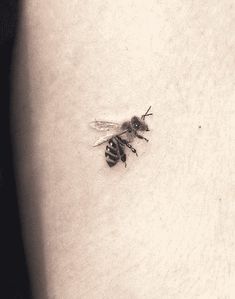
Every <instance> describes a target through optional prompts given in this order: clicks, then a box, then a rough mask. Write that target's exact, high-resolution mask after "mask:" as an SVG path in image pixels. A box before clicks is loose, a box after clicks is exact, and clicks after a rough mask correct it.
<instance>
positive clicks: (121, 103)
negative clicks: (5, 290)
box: [12, 0, 235, 299]
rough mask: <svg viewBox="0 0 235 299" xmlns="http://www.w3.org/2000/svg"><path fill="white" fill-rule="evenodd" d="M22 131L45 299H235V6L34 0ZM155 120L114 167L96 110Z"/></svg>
mask: <svg viewBox="0 0 235 299" xmlns="http://www.w3.org/2000/svg"><path fill="white" fill-rule="evenodd" d="M22 2H23V3H22V7H21V9H22V13H21V20H20V30H19V34H18V43H17V51H16V59H15V65H14V69H15V84H14V88H15V92H14V100H13V101H12V115H13V118H12V125H13V126H12V128H13V133H14V144H15V148H16V151H15V157H16V159H15V161H16V171H17V184H18V190H19V196H20V208H21V219H22V226H23V228H24V240H25V246H26V252H27V257H28V262H29V267H30V274H31V279H32V284H33V289H34V295H35V298H37V299H47V298H49V299H93V298H94V299H103V298H107V299H110V298H112V299H146V298H147V299H198V298H199V299H233V298H235V243H234V238H235V222H234V219H235V185H234V182H235V171H234V165H235V146H234V125H235V122H234V119H235V117H234V116H235V115H234V111H235V101H234V98H235V87H234V82H235V72H234V69H235V54H234V53H235V35H234V30H235V18H234V15H235V6H234V1H232V0H223V1H212V0H208V1H200V0H199V1H183V0H175V1H172V0H171V1H170V0H166V1H155V0H148V1H146V0H145V1H143V0H136V1H132V0H119V1H111V0H98V1H81V0H71V1H69V2H68V1H65V0H61V1H55V0H49V1H48V0H40V1H39V0H25V1H22ZM150 105H151V106H152V112H153V113H154V115H153V116H151V117H148V118H147V119H146V122H147V124H148V126H149V129H150V131H149V132H145V133H143V136H144V137H145V138H147V139H149V142H145V140H141V139H138V138H135V140H134V141H133V143H131V144H132V146H133V147H134V148H136V150H137V152H138V157H136V155H134V154H132V153H131V151H130V150H129V149H128V148H127V149H126V153H127V167H126V168H125V167H124V165H123V163H118V164H117V165H116V166H115V167H113V168H109V167H108V165H107V163H106V162H105V157H104V151H105V146H106V145H105V144H103V145H100V146H98V147H92V144H93V143H94V141H95V140H97V138H99V136H100V132H97V131H95V130H92V128H90V127H89V122H90V121H94V120H95V119H102V120H107V121H115V122H123V121H128V120H130V118H131V117H132V116H134V115H137V116H141V115H142V114H143V113H144V112H145V111H146V110H147V109H148V107H149V106H150Z"/></svg>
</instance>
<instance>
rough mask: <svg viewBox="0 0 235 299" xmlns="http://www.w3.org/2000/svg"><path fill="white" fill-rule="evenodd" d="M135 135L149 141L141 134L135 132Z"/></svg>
mask: <svg viewBox="0 0 235 299" xmlns="http://www.w3.org/2000/svg"><path fill="white" fill-rule="evenodd" d="M135 136H136V137H138V138H140V139H144V140H146V141H147V142H148V141H149V140H148V139H147V138H145V137H144V136H142V135H139V134H138V133H136V134H135Z"/></svg>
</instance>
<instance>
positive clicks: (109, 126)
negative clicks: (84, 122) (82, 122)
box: [90, 120, 120, 131]
mask: <svg viewBox="0 0 235 299" xmlns="http://www.w3.org/2000/svg"><path fill="white" fill-rule="evenodd" d="M90 126H91V127H92V128H94V129H96V130H98V131H111V130H113V131H115V130H119V129H120V124H118V123H114V122H109V121H101V120H95V121H92V122H90Z"/></svg>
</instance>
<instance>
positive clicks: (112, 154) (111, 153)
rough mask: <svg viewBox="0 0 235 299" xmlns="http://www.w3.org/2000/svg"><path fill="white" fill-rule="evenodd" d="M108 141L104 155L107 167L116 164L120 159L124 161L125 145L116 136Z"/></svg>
mask: <svg viewBox="0 0 235 299" xmlns="http://www.w3.org/2000/svg"><path fill="white" fill-rule="evenodd" d="M108 143H109V144H108V145H107V146H106V150H105V157H106V162H107V163H108V165H109V167H113V166H114V165H116V164H117V162H118V161H119V160H120V159H121V160H122V161H123V162H125V161H126V154H125V151H124V149H125V145H124V144H123V142H122V139H121V138H120V137H117V136H116V137H113V138H111V139H110V140H109V141H108Z"/></svg>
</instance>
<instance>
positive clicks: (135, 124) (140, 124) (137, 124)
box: [131, 116, 149, 131]
mask: <svg viewBox="0 0 235 299" xmlns="http://www.w3.org/2000/svg"><path fill="white" fill-rule="evenodd" d="M131 126H132V128H133V129H134V130H135V131H149V128H148V125H147V124H146V123H145V121H144V120H143V119H140V118H139V117H137V116H133V117H132V118H131Z"/></svg>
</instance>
